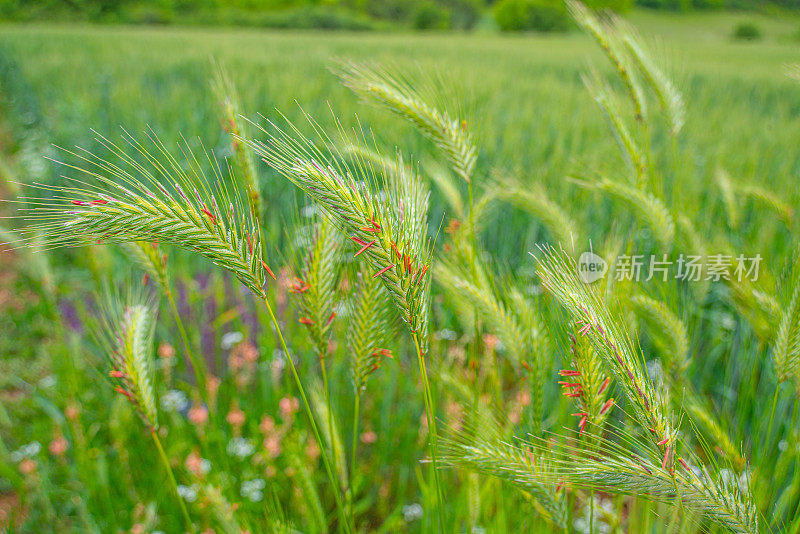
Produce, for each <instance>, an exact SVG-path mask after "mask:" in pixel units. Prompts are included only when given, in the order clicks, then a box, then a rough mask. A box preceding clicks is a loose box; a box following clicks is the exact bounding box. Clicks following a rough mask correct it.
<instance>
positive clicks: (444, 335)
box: [436, 328, 458, 341]
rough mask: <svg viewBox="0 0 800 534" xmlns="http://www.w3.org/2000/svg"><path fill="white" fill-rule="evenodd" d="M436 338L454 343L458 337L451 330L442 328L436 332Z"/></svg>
mask: <svg viewBox="0 0 800 534" xmlns="http://www.w3.org/2000/svg"><path fill="white" fill-rule="evenodd" d="M436 337H438V338H439V339H444V340H446V341H455V340H456V338H457V337H458V335H457V334H456V333H455V332H454V331H453V330H450V329H448V328H444V329H442V330H439V331H438V332H436Z"/></svg>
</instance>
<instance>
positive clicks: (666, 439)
mask: <svg viewBox="0 0 800 534" xmlns="http://www.w3.org/2000/svg"><path fill="white" fill-rule="evenodd" d="M668 442H669V438H664V439H662V440H661V441H659V442H658V443H656V445H658V446H659V447H660V446H661V445H665V444H666V443H668Z"/></svg>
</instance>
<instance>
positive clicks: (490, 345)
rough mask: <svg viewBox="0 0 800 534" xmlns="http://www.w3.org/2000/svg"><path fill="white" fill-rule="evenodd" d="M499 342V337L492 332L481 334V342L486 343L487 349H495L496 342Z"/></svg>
mask: <svg viewBox="0 0 800 534" xmlns="http://www.w3.org/2000/svg"><path fill="white" fill-rule="evenodd" d="M499 342H500V338H498V337H497V336H496V335H494V334H486V335H484V336H483V344H484V345H486V348H487V349H488V350H489V351H495V350H497V344H498V343H499Z"/></svg>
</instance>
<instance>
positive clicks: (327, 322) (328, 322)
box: [325, 312, 336, 326]
mask: <svg viewBox="0 0 800 534" xmlns="http://www.w3.org/2000/svg"><path fill="white" fill-rule="evenodd" d="M334 317H336V312H333V313H331V315H330V317H328V320H327V321H325V326H328V325H330V324H331V323H332V322H333V318H334Z"/></svg>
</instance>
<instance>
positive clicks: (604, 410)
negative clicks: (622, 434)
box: [600, 399, 614, 415]
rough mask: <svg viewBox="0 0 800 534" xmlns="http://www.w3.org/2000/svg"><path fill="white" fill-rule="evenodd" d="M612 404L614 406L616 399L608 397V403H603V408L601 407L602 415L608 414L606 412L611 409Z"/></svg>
mask: <svg viewBox="0 0 800 534" xmlns="http://www.w3.org/2000/svg"><path fill="white" fill-rule="evenodd" d="M612 406H614V399H608V400H607V401H606V403H605V404H603V407H602V408H600V415H605V414H606V412H607V411H608V410H610V409H611V407H612Z"/></svg>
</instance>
